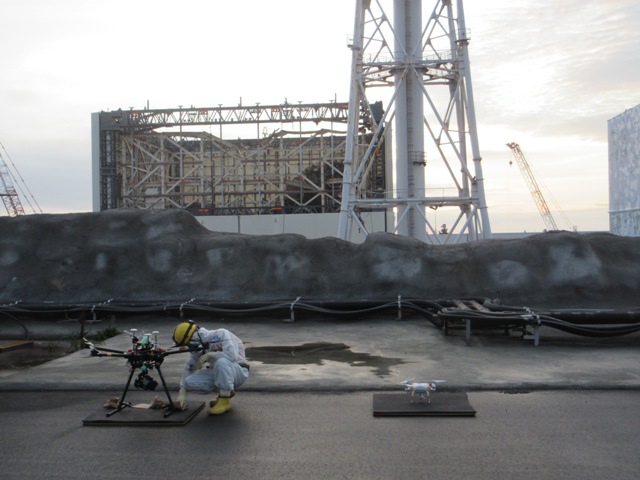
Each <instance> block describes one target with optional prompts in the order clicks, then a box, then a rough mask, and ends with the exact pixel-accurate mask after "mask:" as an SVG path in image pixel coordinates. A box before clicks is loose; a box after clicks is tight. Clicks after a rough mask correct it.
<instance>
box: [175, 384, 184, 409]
mask: <svg viewBox="0 0 640 480" xmlns="http://www.w3.org/2000/svg"><path fill="white" fill-rule="evenodd" d="M174 405H175V406H176V407H178V408H179V409H180V410H186V409H187V389H186V388H181V389H180V391H179V392H178V398H176V401H175V402H174Z"/></svg>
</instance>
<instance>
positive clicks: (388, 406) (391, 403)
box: [373, 392, 476, 417]
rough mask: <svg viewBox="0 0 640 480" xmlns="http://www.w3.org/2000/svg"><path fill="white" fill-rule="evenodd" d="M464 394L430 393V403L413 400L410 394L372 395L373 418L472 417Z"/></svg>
mask: <svg viewBox="0 0 640 480" xmlns="http://www.w3.org/2000/svg"><path fill="white" fill-rule="evenodd" d="M475 415H476V411H475V410H474V409H473V408H472V407H471V405H470V404H469V399H468V398H467V394H466V393H448V392H442V393H432V394H431V403H427V401H426V400H425V401H422V400H418V399H417V398H416V399H414V401H413V403H411V394H410V393H374V394H373V416H374V417H405V416H406V417H474V416H475Z"/></svg>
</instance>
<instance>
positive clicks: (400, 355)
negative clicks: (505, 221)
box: [0, 317, 640, 393]
mask: <svg viewBox="0 0 640 480" xmlns="http://www.w3.org/2000/svg"><path fill="white" fill-rule="evenodd" d="M176 323H177V320H175V319H172V318H167V317H160V318H159V317H134V318H122V319H116V320H111V321H103V322H97V323H89V324H88V325H85V332H86V333H88V334H90V335H93V334H95V333H96V332H99V331H101V330H103V329H105V328H107V327H110V326H112V327H116V328H118V329H120V330H122V331H124V330H127V331H130V330H131V329H136V330H137V332H138V333H151V332H154V331H157V332H158V333H157V337H158V341H159V344H160V346H161V347H164V348H168V347H170V346H171V344H172V342H171V333H172V331H173V327H174V326H175V325H176ZM198 323H199V324H200V325H202V326H203V327H206V328H219V327H223V328H227V329H229V330H231V331H232V332H234V333H235V334H236V335H238V336H239V337H240V338H241V339H242V340H243V341H244V342H245V345H246V347H247V353H248V355H247V356H248V360H249V362H250V364H251V376H250V378H249V380H248V381H247V382H246V383H245V385H244V386H243V387H242V389H243V390H245V391H252V392H312V391H316V392H354V391H381V390H383V391H391V390H397V389H401V386H400V382H401V381H402V380H405V379H411V380H413V381H430V380H434V379H438V380H444V382H443V383H441V384H440V385H439V387H438V388H439V389H440V390H444V391H447V390H449V391H469V392H470V391H515V392H519V391H534V390H583V389H593V390H640V348H638V346H639V344H640V334H638V333H636V334H632V335H627V336H622V337H615V338H588V337H579V336H576V335H570V334H565V333H563V332H559V331H557V330H552V329H542V330H541V332H540V341H539V345H537V346H536V345H535V344H534V342H533V340H530V339H525V338H522V335H521V334H520V333H518V332H512V333H511V334H510V335H505V334H504V332H502V331H482V332H478V333H474V335H472V337H471V342H470V343H469V344H467V342H466V340H465V332H464V330H461V331H453V332H450V333H449V334H448V335H445V334H444V332H443V330H441V329H438V328H436V327H435V326H434V325H432V324H431V323H430V322H428V321H427V320H425V319H424V318H421V317H416V318H402V319H397V318H380V319H366V320H365V319H363V320H355V321H353V320H346V321H343V320H322V319H296V320H294V321H290V319H277V318H269V319H256V320H251V321H247V320H216V321H213V320H202V319H200V320H198ZM79 329H80V325H79V324H78V323H77V322H75V321H71V320H66V321H55V320H50V319H49V320H30V321H27V320H21V321H20V322H17V321H16V322H12V321H9V320H6V319H5V320H4V321H3V322H1V323H0V339H8V338H14V339H15V338H25V337H26V336H29V337H30V338H31V339H38V338H40V339H42V338H48V339H52V338H58V339H69V338H72V337H76V338H77V336H78V334H79V331H80V330H79ZM96 345H98V346H103V347H106V348H111V349H116V350H126V349H128V348H130V346H131V337H130V336H129V335H128V334H127V333H122V334H119V335H117V336H115V337H112V338H110V339H108V340H106V341H105V342H104V343H96ZM185 358H186V357H185V354H183V353H178V354H176V355H170V356H167V357H166V358H165V360H164V362H163V363H162V365H161V371H162V375H163V376H164V378H165V380H166V382H167V385H168V386H169V388H170V389H171V390H173V391H175V390H177V388H178V382H179V378H180V375H181V372H182V365H183V363H184V361H185ZM151 375H152V377H155V378H156V380H159V379H158V378H157V377H158V373H157V372H151ZM127 377H128V368H127V365H126V362H125V360H124V359H122V358H113V357H92V356H90V352H89V350H86V349H83V350H79V351H77V352H75V353H72V354H69V355H67V356H64V357H62V358H58V359H56V360H53V361H50V362H47V363H45V364H42V365H38V366H36V367H32V368H28V369H21V370H15V371H8V372H7V371H5V372H3V373H2V374H1V375H0V390H1V391H56V390H100V391H109V392H113V393H117V392H118V391H120V390H121V389H122V388H123V386H124V385H125V383H126V381H127Z"/></svg>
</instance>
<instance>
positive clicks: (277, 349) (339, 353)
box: [246, 342, 405, 377]
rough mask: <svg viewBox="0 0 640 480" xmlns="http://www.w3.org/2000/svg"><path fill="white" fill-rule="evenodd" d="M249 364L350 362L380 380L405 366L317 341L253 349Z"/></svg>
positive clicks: (349, 348) (396, 359) (388, 359)
mask: <svg viewBox="0 0 640 480" xmlns="http://www.w3.org/2000/svg"><path fill="white" fill-rule="evenodd" d="M246 355H247V359H248V360H249V362H252V361H256V362H262V363H265V364H275V365H322V362H323V360H330V361H332V362H343V363H348V364H349V365H351V366H352V367H367V368H372V369H373V370H374V373H375V374H376V375H378V376H380V377H384V376H386V375H390V374H391V368H392V367H394V366H396V365H400V364H403V363H405V362H404V361H403V360H402V359H400V358H386V357H381V356H378V355H371V354H369V353H357V352H353V351H351V347H349V346H348V345H345V344H344V343H328V342H316V343H305V344H302V345H282V346H268V347H255V348H254V347H250V348H247V351H246Z"/></svg>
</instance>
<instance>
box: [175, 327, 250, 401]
mask: <svg viewBox="0 0 640 480" xmlns="http://www.w3.org/2000/svg"><path fill="white" fill-rule="evenodd" d="M189 343H190V344H191V345H194V344H196V345H202V346H203V347H204V348H203V350H202V351H197V352H191V353H190V354H189V358H187V361H186V362H185V364H184V369H183V371H182V377H181V378H180V393H179V394H178V399H177V401H178V403H179V404H181V405H183V406H186V393H187V392H195V393H211V392H215V391H217V392H219V393H220V397H226V398H228V397H230V396H232V395H233V393H232V392H233V391H234V390H235V389H236V388H239V387H240V386H241V385H242V384H243V383H244V382H245V381H246V380H247V379H248V378H249V365H248V364H247V359H246V357H245V353H244V344H243V343H242V340H240V339H239V338H238V337H236V336H235V335H234V334H233V333H231V332H230V331H229V330H226V329H224V328H219V329H217V330H207V329H206V328H202V327H199V328H198V329H197V330H196V331H195V332H194V333H193V336H192V337H191V341H190V342H189Z"/></svg>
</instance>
